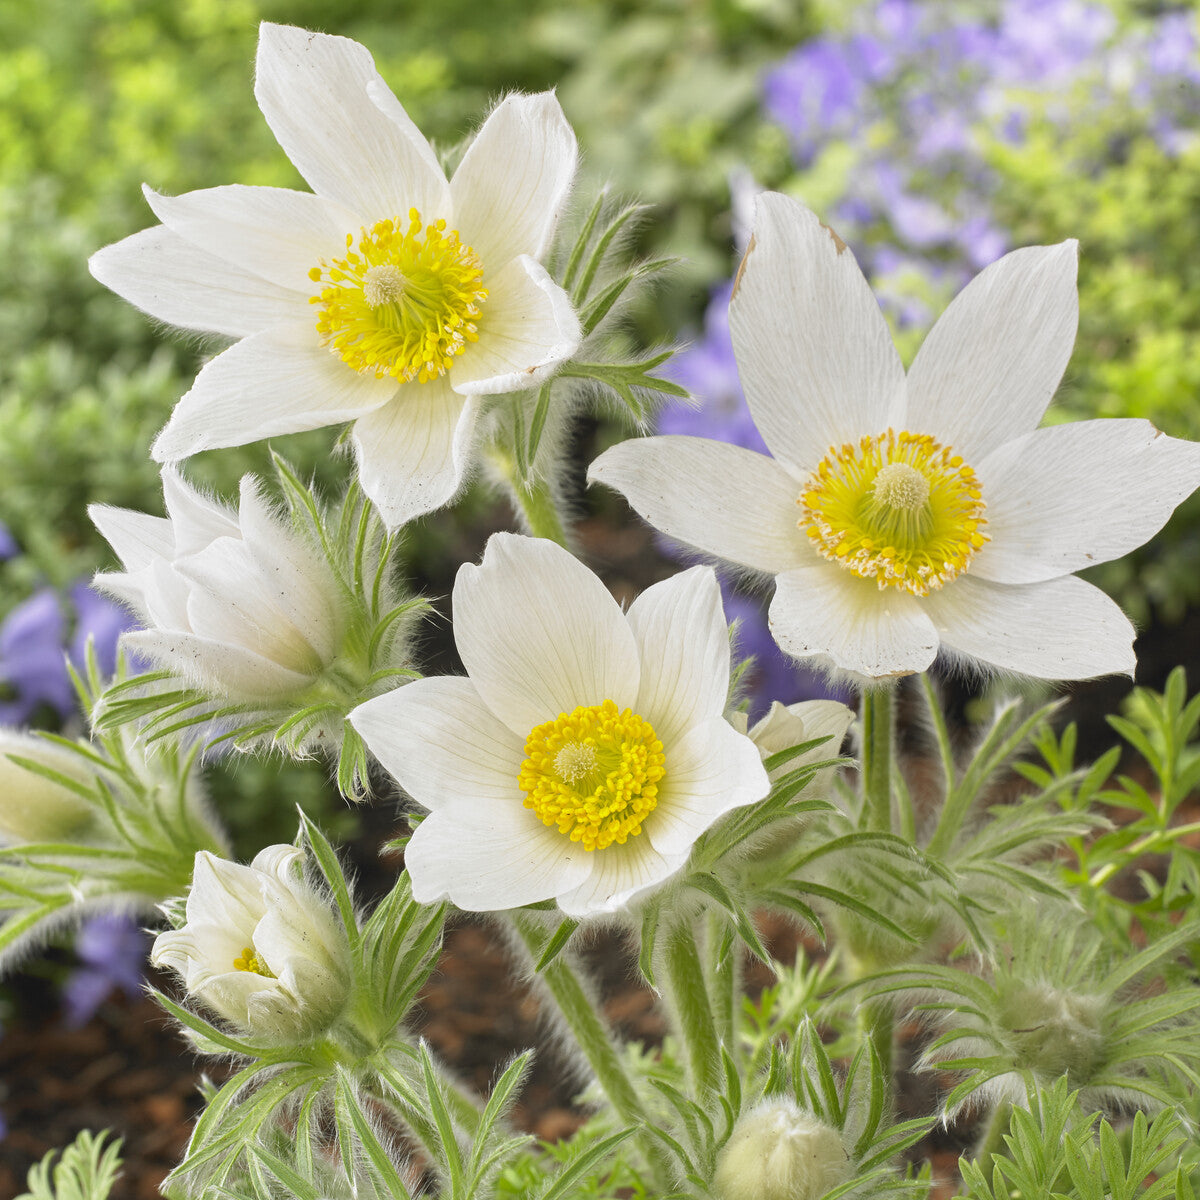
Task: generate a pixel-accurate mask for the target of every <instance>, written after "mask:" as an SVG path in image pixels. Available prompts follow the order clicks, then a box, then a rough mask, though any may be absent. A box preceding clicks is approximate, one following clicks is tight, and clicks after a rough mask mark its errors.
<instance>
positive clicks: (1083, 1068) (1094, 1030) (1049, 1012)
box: [1002, 985, 1107, 1087]
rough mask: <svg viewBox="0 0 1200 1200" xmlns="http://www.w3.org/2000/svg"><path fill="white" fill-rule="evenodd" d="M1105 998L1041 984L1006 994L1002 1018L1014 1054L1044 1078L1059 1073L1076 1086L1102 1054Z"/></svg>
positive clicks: (1091, 1072)
mask: <svg viewBox="0 0 1200 1200" xmlns="http://www.w3.org/2000/svg"><path fill="white" fill-rule="evenodd" d="M1106 1003H1107V1002H1106V1000H1105V999H1104V998H1103V997H1101V996H1086V995H1082V994H1079V993H1076V992H1069V991H1065V990H1062V989H1060V988H1054V987H1050V986H1048V985H1041V986H1036V987H1023V988H1020V989H1018V990H1017V991H1016V992H1014V993H1013V994H1012V995H1011V996H1008V997H1007V998H1006V1003H1005V1005H1004V1011H1003V1015H1002V1019H1003V1021H1004V1024H1005V1026H1006V1029H1007V1035H1008V1038H1009V1040H1010V1041H1011V1043H1012V1048H1013V1053H1014V1059H1015V1061H1016V1063H1017V1064H1018V1065H1019V1066H1021V1067H1024V1068H1027V1069H1029V1070H1031V1071H1034V1072H1036V1073H1037V1074H1038V1075H1039V1076H1042V1077H1045V1078H1056V1077H1057V1076H1059V1075H1065V1076H1066V1077H1067V1080H1068V1082H1069V1083H1070V1085H1071V1086H1072V1087H1081V1086H1083V1085H1084V1084H1086V1083H1088V1082H1089V1081H1090V1080H1091V1078H1092V1076H1093V1075H1094V1074H1095V1071H1096V1067H1097V1065H1098V1064H1099V1063H1100V1061H1101V1059H1102V1057H1103V1051H1104V1034H1103V1029H1102V1022H1103V1017H1104V1009H1105V1006H1106Z"/></svg>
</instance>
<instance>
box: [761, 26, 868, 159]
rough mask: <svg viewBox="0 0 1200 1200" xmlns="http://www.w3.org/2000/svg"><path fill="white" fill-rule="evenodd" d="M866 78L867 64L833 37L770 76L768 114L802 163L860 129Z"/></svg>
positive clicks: (794, 56)
mask: <svg viewBox="0 0 1200 1200" xmlns="http://www.w3.org/2000/svg"><path fill="white" fill-rule="evenodd" d="M860 49H861V48H860ZM868 80H869V74H868V69H867V64H866V63H865V62H863V61H861V60H860V59H859V58H858V57H856V56H855V54H854V50H853V48H852V47H851V46H848V45H843V44H840V43H838V42H836V41H834V40H833V39H830V38H817V39H815V40H813V41H811V42H806V43H805V44H804V45H802V46H800V47H798V48H797V49H796V50H795V51H793V52H792V54H790V55H789V56H788V57H787V58H786V59H784V61H783V62H782V63H781V64H780V65H779V66H778V67H776V68H775V70H773V71H771V72H770V73H769V74H768V75H767V78H766V81H765V83H764V85H763V91H764V100H765V104H766V109H767V112H768V113H770V115H771V116H772V117H773V118H774V119H775V120H776V121H778V122H779V124H780V125H782V126H783V127H784V128H785V129H786V130H787V131H788V134H789V135H790V136H791V139H792V149H793V152H794V153H795V155H796V158H797V160H798V161H799V162H800V163H802V164H805V163H807V162H808V161H809V160H810V159H811V158H812V156H813V154H814V153H815V152H816V150H817V149H818V148H819V147H820V146H821V145H824V144H826V143H827V142H829V141H831V140H835V139H837V138H846V137H849V136H850V135H851V134H853V133H854V132H855V131H856V130H857V129H858V128H859V127H860V125H861V117H862V114H863V112H864V111H865V108H864V105H863V103H862V96H863V93H864V91H865V90H866V87H867V83H868Z"/></svg>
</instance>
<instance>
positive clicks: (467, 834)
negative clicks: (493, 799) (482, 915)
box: [404, 799, 590, 912]
mask: <svg viewBox="0 0 1200 1200" xmlns="http://www.w3.org/2000/svg"><path fill="white" fill-rule="evenodd" d="M404 860H405V865H406V866H407V868H408V874H409V877H410V878H411V879H412V889H413V899H414V900H416V901H417V902H418V903H420V904H430V903H432V902H433V901H435V900H440V899H442V898H443V897H449V898H450V900H451V901H453V902H454V903H455V904H456V905H457V906H458V907H459V908H461V909H465V910H466V911H467V912H499V911H502V910H504V909H508V908H517V907H519V906H520V905H523V904H535V903H537V902H538V901H540V900H549V899H550V898H551V897H552V896H555V895H557V894H558V893H559V892H561V891H567V890H569V889H571V888H573V887H577V886H578V885H579V884H580V883H582V882H583V880H584V879H585V878H586V877H587V874H588V871H589V869H590V868H589V863H588V861H587V860H588V852H587V851H586V850H584V849H583V847H582V846H580V845H579V843H578V842H572V841H571V839H570V838H568V837H564V836H563V835H562V834H561V833H559V832H558V831H557V830H556V829H551V828H547V827H546V826H545V825H543V824H542V823H541V821H539V820H538V819H537V817H535V816H534V815H533V813H531V812H528V811H527V810H525V809H519V810H516V811H514V810H512V809H510V808H508V807H507V806H501V805H486V806H485V805H480V804H478V803H477V802H472V801H468V800H459V799H454V800H450V801H448V802H447V803H446V804H445V805H443V806H442V807H441V808H440V809H439V811H438V812H436V813H432V814H431V815H430V816H428V817H426V818H425V820H423V821H422V822H421V824H420V825H418V826H417V829H416V831H415V832H414V833H413V836H412V839H411V841H410V842H409V843H408V848H407V849H406V851H405V855H404Z"/></svg>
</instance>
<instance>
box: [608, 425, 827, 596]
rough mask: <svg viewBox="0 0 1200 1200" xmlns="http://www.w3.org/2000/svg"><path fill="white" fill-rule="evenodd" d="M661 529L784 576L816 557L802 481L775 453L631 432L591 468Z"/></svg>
mask: <svg viewBox="0 0 1200 1200" xmlns="http://www.w3.org/2000/svg"><path fill="white" fill-rule="evenodd" d="M588 480H589V482H591V483H597V482H598V483H604V484H607V485H608V486H609V487H611V488H615V489H616V490H617V491H618V492H620V493H621V494H622V495H623V496H624V497H625V499H626V500H628V501H629V504H630V506H631V507H632V508H633V510H634V511H635V512H637V513H638V514H639V515H640V516H641V517H642V518H643V519H645V520H646V521H648V522H649V523H650V524H651V525H653V526H654V528H655V529H659V530H661V531H662V532H663V533H665V534H667V536H668V537H672V538H675V539H676V540H677V541H680V542H683V543H685V544H686V545H688V546H694V547H695V548H696V549H698V550H703V551H705V552H706V553H708V554H713V555H715V556H716V557H718V558H723V559H727V560H728V561H730V562H735V563H739V564H740V565H741V566H744V567H750V568H752V569H753V570H756V571H766V572H768V573H769V574H771V575H778V574H780V573H781V572H783V571H788V570H791V569H792V568H793V567H798V566H804V565H806V564H808V563H811V562H812V561H813V555H812V552H811V550H809V548H808V545H807V539H806V538H805V537H804V536H803V535H802V534H801V533H800V532H799V530H798V529H797V526H796V519H797V514H798V512H799V509H798V508H797V507H796V500H797V498H798V497H799V495H800V484H799V483H798V482H797V481H796V480H795V479H794V478H793V477H792V476H791V475H789V474H788V472H787V471H785V470H784V468H783V467H782V466H781V465H780V464H779V463H777V462H775V461H774V459H770V458H767V456H766V455H764V454H756V453H755V452H754V451H753V450H744V449H742V447H741V446H729V445H726V444H725V443H724V442H714V441H710V440H709V439H708V438H695V437H679V436H675V435H671V436H667V437H650V438H631V439H630V440H628V441H624V442H619V443H618V444H617V445H615V446H613V447H612V448H611V449H608V450H606V451H605V452H604V453H603V454H601V455H600V457H599V458H597V459H596V460H595V462H593V463H592V465H591V466H590V467H589V468H588Z"/></svg>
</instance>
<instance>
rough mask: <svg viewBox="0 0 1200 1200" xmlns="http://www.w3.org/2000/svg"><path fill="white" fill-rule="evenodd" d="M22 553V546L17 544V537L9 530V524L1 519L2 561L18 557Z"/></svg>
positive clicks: (0, 555) (0, 560) (0, 546)
mask: <svg viewBox="0 0 1200 1200" xmlns="http://www.w3.org/2000/svg"><path fill="white" fill-rule="evenodd" d="M20 553H21V547H20V546H18V545H17V539H16V538H14V537H13V535H12V534H11V533H10V532H9V528H8V526H7V525H5V524H4V522H3V521H0V562H5V561H6V560H7V559H10V558H16V556H17V555H18V554H20Z"/></svg>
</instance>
